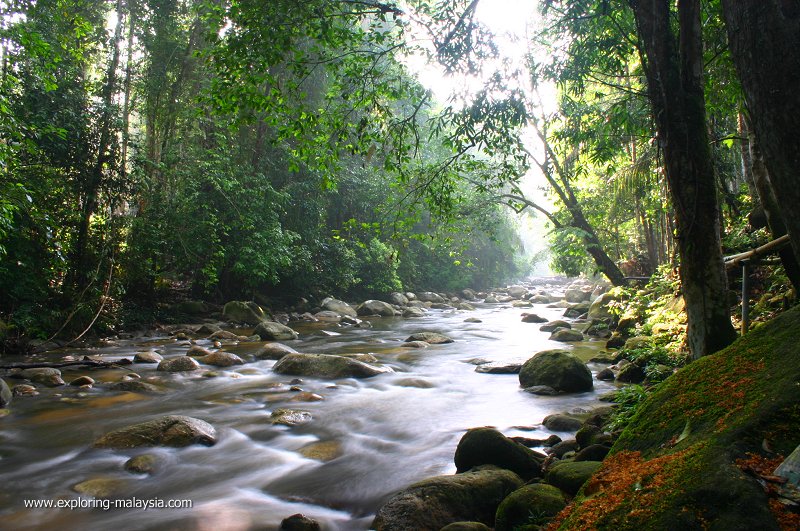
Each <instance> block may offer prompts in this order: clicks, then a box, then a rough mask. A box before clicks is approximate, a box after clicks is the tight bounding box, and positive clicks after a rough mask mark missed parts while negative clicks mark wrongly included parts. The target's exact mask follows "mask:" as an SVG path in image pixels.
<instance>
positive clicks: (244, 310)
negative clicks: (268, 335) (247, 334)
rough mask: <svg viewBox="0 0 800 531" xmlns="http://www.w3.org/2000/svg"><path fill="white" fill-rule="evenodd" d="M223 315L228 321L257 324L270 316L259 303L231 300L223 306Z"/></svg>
mask: <svg viewBox="0 0 800 531" xmlns="http://www.w3.org/2000/svg"><path fill="white" fill-rule="evenodd" d="M222 315H223V316H224V317H225V319H227V320H228V321H233V322H236V323H247V324H250V325H257V324H258V323H260V322H261V321H263V320H264V319H267V318H268V317H269V316H268V315H267V314H266V313H265V312H264V310H263V309H262V308H261V306H259V305H258V304H256V303H254V302H252V301H230V302H228V303H227V304H225V306H224V307H223V308H222Z"/></svg>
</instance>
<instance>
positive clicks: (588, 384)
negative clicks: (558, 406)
mask: <svg viewBox="0 0 800 531" xmlns="http://www.w3.org/2000/svg"><path fill="white" fill-rule="evenodd" d="M519 382H520V384H521V385H522V387H532V386H534V385H546V386H548V387H552V388H553V389H555V390H556V391H559V392H561V393H577V392H581V391H589V390H591V389H592V386H593V384H592V373H591V371H589V369H588V368H587V367H586V365H585V364H584V363H583V362H582V361H581V360H579V359H578V358H577V357H576V356H575V355H573V354H570V353H569V352H567V351H564V350H545V351H542V352H538V353H537V354H536V355H534V356H533V357H532V358H531V359H529V360H528V361H526V362H525V363H524V364H523V365H522V370H520V372H519Z"/></svg>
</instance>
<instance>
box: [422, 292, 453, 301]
mask: <svg viewBox="0 0 800 531" xmlns="http://www.w3.org/2000/svg"><path fill="white" fill-rule="evenodd" d="M417 300H420V301H422V302H447V301H446V300H445V299H444V297H442V296H441V295H439V294H438V293H433V292H432V291H423V292H422V293H417Z"/></svg>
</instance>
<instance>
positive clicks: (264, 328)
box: [253, 321, 298, 341]
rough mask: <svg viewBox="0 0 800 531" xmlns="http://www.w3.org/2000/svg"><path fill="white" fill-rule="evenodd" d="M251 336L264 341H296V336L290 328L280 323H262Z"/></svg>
mask: <svg viewBox="0 0 800 531" xmlns="http://www.w3.org/2000/svg"><path fill="white" fill-rule="evenodd" d="M253 334H255V335H257V336H258V337H260V338H261V339H263V340H264V341H285V340H287V339H297V338H298V334H297V332H295V331H294V330H292V329H291V328H289V327H288V326H286V325H282V324H280V323H275V322H273V321H262V322H261V323H259V325H258V326H257V327H256V329H255V330H253Z"/></svg>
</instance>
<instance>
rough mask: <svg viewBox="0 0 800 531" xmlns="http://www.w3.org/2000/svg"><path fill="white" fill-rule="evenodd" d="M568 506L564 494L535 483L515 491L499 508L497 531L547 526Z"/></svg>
mask: <svg viewBox="0 0 800 531" xmlns="http://www.w3.org/2000/svg"><path fill="white" fill-rule="evenodd" d="M566 506H567V500H566V499H565V498H564V494H563V493H562V492H561V491H560V490H558V489H557V488H556V487H554V486H552V485H547V484H546V483H535V484H533V485H525V486H524V487H522V488H520V489H517V490H515V491H514V492H512V493H511V494H509V495H508V497H507V498H506V499H505V500H503V502H502V503H501V504H500V506H499V507H498V508H497V515H496V517H495V523H494V529H495V531H514V530H516V529H521V528H523V526H526V525H546V524H547V523H548V522H549V521H550V519H551V518H553V517H554V516H555V515H557V514H558V513H559V512H561V510H562V509H563V508H564V507H566Z"/></svg>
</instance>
